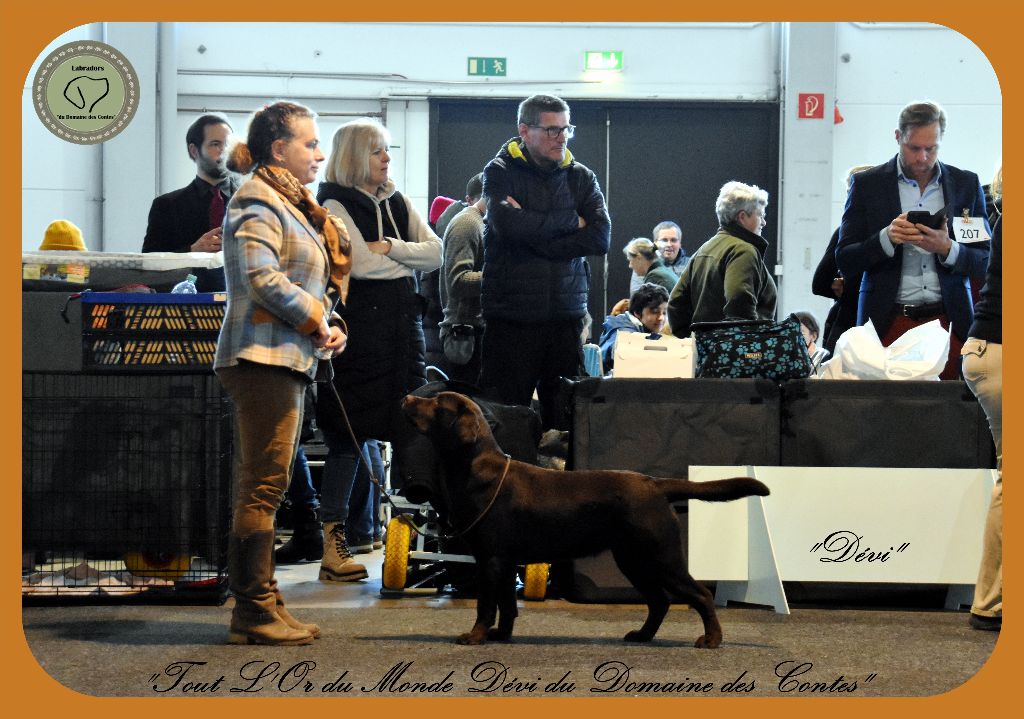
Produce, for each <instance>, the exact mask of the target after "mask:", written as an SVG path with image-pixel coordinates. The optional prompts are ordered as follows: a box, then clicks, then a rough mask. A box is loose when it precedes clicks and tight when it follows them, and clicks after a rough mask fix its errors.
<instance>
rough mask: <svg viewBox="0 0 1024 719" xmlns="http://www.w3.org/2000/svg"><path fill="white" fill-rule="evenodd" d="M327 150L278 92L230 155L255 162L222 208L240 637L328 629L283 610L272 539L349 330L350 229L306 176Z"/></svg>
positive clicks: (223, 337)
mask: <svg viewBox="0 0 1024 719" xmlns="http://www.w3.org/2000/svg"><path fill="white" fill-rule="evenodd" d="M323 159H324V155H323V153H322V152H321V151H320V147H319V138H318V135H317V127H316V122H315V116H314V115H313V113H312V112H311V111H310V110H309V109H308V108H305V107H302V106H301V105H295V104H293V103H287V102H277V103H274V104H273V105H269V106H267V107H265V108H263V109H262V110H260V111H258V112H257V113H256V114H255V115H254V117H253V119H252V122H251V124H250V127H249V135H248V139H247V142H246V143H244V144H241V143H240V144H239V145H238V146H236V147H235V148H234V149H233V151H232V153H231V159H230V160H229V167H231V169H232V170H235V171H236V172H249V171H250V170H254V172H253V177H252V179H250V180H249V181H248V182H246V183H245V184H244V185H242V187H241V188H240V189H239V190H238V192H236V193H235V195H234V196H233V197H232V198H231V201H230V203H229V204H228V207H227V214H226V215H225V219H224V245H223V246H224V267H225V276H226V280H227V293H228V304H227V312H226V315H225V318H224V324H223V326H222V328H221V333H220V338H219V341H218V343H217V355H216V359H215V361H214V369H215V370H216V372H217V376H218V378H219V379H220V381H221V384H223V385H224V388H225V389H226V390H227V393H228V395H229V396H230V397H231V400H232V402H233V403H234V407H235V428H236V432H235V441H236V444H235V452H236V453H237V455H238V456H237V459H236V462H235V466H236V471H237V477H236V478H235V479H236V481H235V488H236V489H235V497H234V503H233V512H232V526H231V535H230V539H229V545H228V581H229V585H230V588H231V591H232V593H233V594H234V596H235V607H234V610H233V612H232V616H231V627H230V631H229V635H228V641H229V642H230V643H232V644H271V645H295V644H309V643H310V642H312V641H313V639H314V637H316V636H317V635H319V633H320V630H319V628H318V627H317V626H316V625H315V624H304V623H301V622H299V621H297V620H296V619H295V618H294V617H292V616H291V614H289V612H288V610H286V609H285V607H284V600H283V599H282V598H281V593H280V591H279V590H278V588H277V581H276V580H275V579H274V563H273V549H274V514H275V513H276V511H277V508H278V506H279V505H280V503H281V499H282V498H283V496H284V492H285V490H286V489H287V487H288V482H289V480H290V474H291V468H292V464H293V460H294V457H295V450H296V447H297V446H298V438H299V429H300V425H301V419H302V401H303V393H304V390H305V387H306V385H307V384H308V383H309V382H311V381H312V379H313V376H314V374H315V372H316V366H317V360H318V358H319V357H328V358H329V357H330V356H332V355H333V354H335V353H338V352H341V351H342V350H343V349H344V347H345V343H346V340H347V338H346V335H345V334H344V333H343V332H342V331H341V329H340V327H338V326H332V325H331V324H330V323H329V320H330V319H331V317H332V313H331V309H330V308H331V304H332V298H331V297H330V296H329V295H331V294H341V293H343V292H344V291H345V280H346V279H347V278H346V277H345V275H346V273H347V271H348V266H349V260H348V236H347V234H346V232H345V228H344V225H341V223H339V222H338V221H337V219H336V218H333V217H331V216H330V215H329V214H328V213H327V211H326V210H324V209H323V208H322V207H320V206H319V205H318V204H317V203H316V200H315V199H314V198H313V197H312V195H311V194H310V192H309V190H308V189H307V188H306V187H305V185H307V184H309V183H311V182H313V181H314V180H315V179H316V173H317V169H318V167H319V164H320V162H322V161H323ZM334 317H335V318H336V317H337V316H336V315H334Z"/></svg>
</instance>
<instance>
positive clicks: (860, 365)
mask: <svg viewBox="0 0 1024 719" xmlns="http://www.w3.org/2000/svg"><path fill="white" fill-rule="evenodd" d="M948 355H949V332H948V331H947V330H944V329H942V324H941V323H940V322H939V321H938V320H932V321H931V322H928V323H926V324H923V325H919V326H917V327H913V328H911V329H909V330H907V331H906V332H905V333H904V334H903V335H902V336H901V337H900V338H899V339H897V340H896V341H895V342H893V343H892V344H891V345H890V346H888V347H883V346H882V341H881V340H880V339H879V338H878V333H877V332H876V331H875V328H874V325H872V324H871V321H870V320H869V321H868V323H867V324H865V325H862V326H860V327H851V328H850V329H848V330H846V332H844V333H843V334H842V335H841V336H840V337H839V339H838V340H837V341H836V351H835V356H833V358H832V359H830V360H829V361H828V362H826V363H824V364H823V365H822V366H821V369H820V371H819V372H818V377H820V378H822V379H894V380H907V379H912V380H938V379H939V373H941V372H942V368H943V367H945V365H946V359H947V357H948Z"/></svg>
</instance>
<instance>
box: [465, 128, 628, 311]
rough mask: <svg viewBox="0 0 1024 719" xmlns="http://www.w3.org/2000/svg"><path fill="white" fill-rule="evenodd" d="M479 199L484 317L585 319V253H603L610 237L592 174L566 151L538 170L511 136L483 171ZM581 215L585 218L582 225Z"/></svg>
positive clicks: (605, 210) (587, 283) (587, 282)
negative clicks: (483, 209) (483, 207)
mask: <svg viewBox="0 0 1024 719" xmlns="http://www.w3.org/2000/svg"><path fill="white" fill-rule="evenodd" d="M484 196H485V197H486V199H487V217H486V220H487V222H486V226H485V227H484V269H483V293H482V297H481V303H482V305H483V313H484V319H485V320H487V319H501V320H509V321H514V322H515V321H518V322H545V321H551V320H572V319H579V318H580V317H583V315H584V314H585V312H586V308H587V294H588V292H589V289H590V268H589V266H588V265H587V262H586V259H585V258H586V257H587V256H588V255H604V254H607V252H608V245H609V242H610V239H611V220H610V219H609V218H608V208H607V206H606V205H605V201H604V195H603V194H601V188H600V187H599V186H598V183H597V177H595V176H594V173H593V172H592V171H591V170H590V169H588V168H587V167H585V166H584V165H581V164H579V163H578V162H575V161H574V160H573V159H572V155H571V154H570V153H569V152H568V151H566V159H565V161H564V162H563V163H562V164H561V165H560V166H559V167H557V168H555V169H553V170H544V169H541V168H540V167H538V166H537V165H536V164H534V163H533V161H532V160H530V158H529V157H528V155H526V154H525V151H524V149H523V147H522V141H521V140H520V139H519V138H513V139H512V140H509V141H508V142H507V143H506V144H505V145H504V147H502V148H501V150H500V151H499V152H498V155H497V157H495V158H494V159H493V160H491V161H490V162H489V163H488V164H487V167H485V168H484ZM506 197H512V198H513V199H514V200H515V201H516V202H517V203H518V204H519V205H520V207H521V209H516V208H515V207H513V206H511V205H510V204H508V203H506V202H505V198H506ZM579 217H582V218H583V219H584V220H585V221H586V223H587V225H586V227H583V228H582V229H581V228H580V227H579V220H578V218H579Z"/></svg>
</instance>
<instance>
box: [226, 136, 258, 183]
mask: <svg viewBox="0 0 1024 719" xmlns="http://www.w3.org/2000/svg"><path fill="white" fill-rule="evenodd" d="M227 166H228V169H229V170H231V171H232V172H237V173H238V174H240V175H248V174H249V173H250V172H252V170H253V168H254V167H255V166H256V162H255V161H254V160H253V159H252V153H251V152H249V146H248V145H247V144H246V143H244V142H242V141H241V140H239V141H238V142H236V143H235V144H234V146H233V147H232V148H231V151H230V153H229V154H228V161H227Z"/></svg>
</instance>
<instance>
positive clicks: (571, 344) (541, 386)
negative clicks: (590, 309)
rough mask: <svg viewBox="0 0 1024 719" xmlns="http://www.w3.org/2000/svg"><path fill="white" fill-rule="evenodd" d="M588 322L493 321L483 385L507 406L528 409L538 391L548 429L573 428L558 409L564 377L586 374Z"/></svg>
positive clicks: (485, 348)
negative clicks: (585, 326)
mask: <svg viewBox="0 0 1024 719" xmlns="http://www.w3.org/2000/svg"><path fill="white" fill-rule="evenodd" d="M582 328H583V320H582V318H581V319H578V320H559V321H554V322H538V323H529V324H527V323H520V322H508V321H505V320H497V319H488V320H487V326H486V328H485V330H484V339H483V351H482V358H481V364H482V368H481V372H480V386H481V387H482V388H483V389H485V390H491V389H493V390H495V392H496V395H497V397H498V398H499V399H500V400H501V401H502V402H504V403H506V404H518V405H522V406H524V407H529V406H530V402H531V400H532V399H533V391H534V389H536V390H537V396H538V398H539V399H540V405H541V421H542V423H543V425H544V429H568V428H567V427H564V426H562V425H564V424H565V422H564V421H563V419H562V412H560V411H559V408H558V406H557V401H556V400H557V396H558V385H559V379H560V378H561V377H579V376H580V375H581V374H582V373H583V344H582V339H581V338H580V332H581V331H582Z"/></svg>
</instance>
